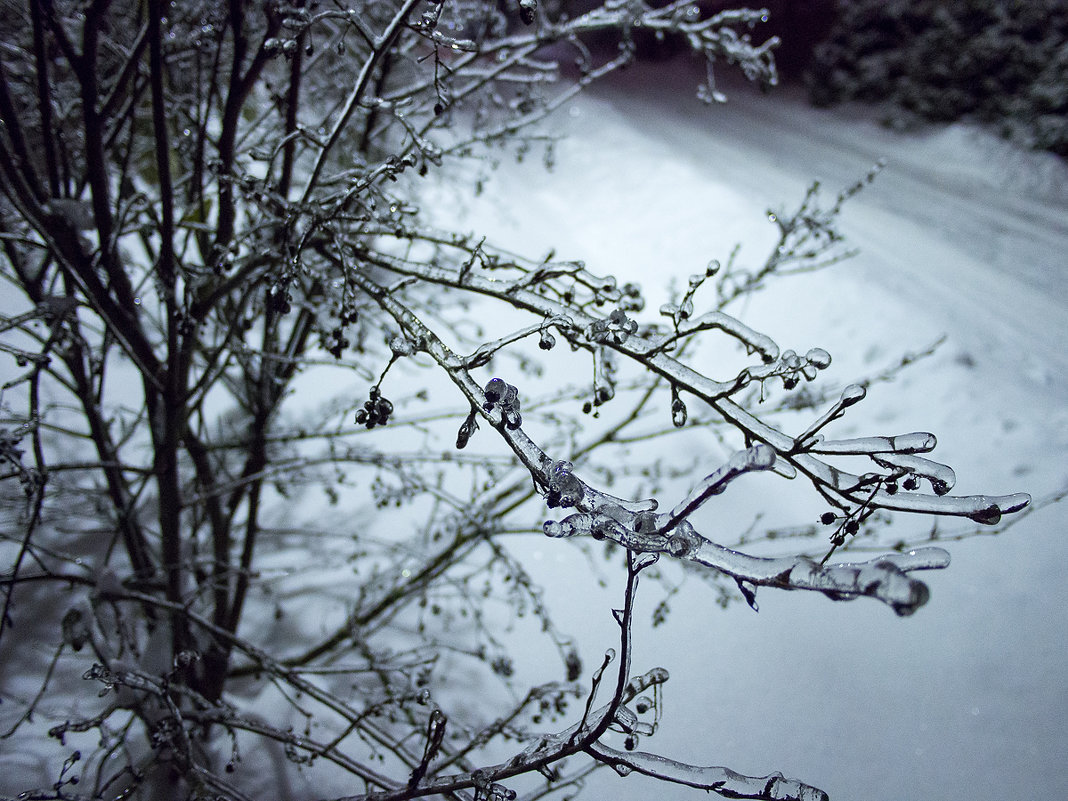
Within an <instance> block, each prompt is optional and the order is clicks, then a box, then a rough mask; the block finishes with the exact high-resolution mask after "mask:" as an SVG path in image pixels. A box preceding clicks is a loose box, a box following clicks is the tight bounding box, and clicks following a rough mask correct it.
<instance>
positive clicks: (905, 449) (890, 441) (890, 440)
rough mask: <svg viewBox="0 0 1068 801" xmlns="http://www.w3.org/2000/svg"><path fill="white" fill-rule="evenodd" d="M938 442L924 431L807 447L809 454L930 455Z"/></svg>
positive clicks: (821, 443) (835, 441)
mask: <svg viewBox="0 0 1068 801" xmlns="http://www.w3.org/2000/svg"><path fill="white" fill-rule="evenodd" d="M937 444H938V440H937V439H936V438H935V435H934V434H929V433H927V432H926V431H914V432H912V433H911V434H899V435H897V436H896V437H856V438H854V439H835V440H825V441H821V442H819V443H818V444H816V445H812V446H809V447H807V448H806V449H805V450H807V451H808V452H809V453H824V454H831V453H841V454H851V455H856V454H864V453H930V452H931V451H933V450H934V449H935V446H936V445H937Z"/></svg>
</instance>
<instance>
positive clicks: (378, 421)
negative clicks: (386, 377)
mask: <svg viewBox="0 0 1068 801" xmlns="http://www.w3.org/2000/svg"><path fill="white" fill-rule="evenodd" d="M368 394H369V395H370V397H369V398H368V399H367V400H365V401H364V402H363V408H362V409H360V410H359V411H357V412H356V424H357V425H361V426H367V428H368V430H370V429H372V428H374V427H375V426H384V425H385V424H386V423H388V422H389V416H390V415H391V414H393V404H392V403H390V402H389V400H388V399H386V398H383V397H382V390H380V389H379V388H378V387H377V386H373V387H371V391H370V393H368Z"/></svg>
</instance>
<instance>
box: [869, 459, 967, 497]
mask: <svg viewBox="0 0 1068 801" xmlns="http://www.w3.org/2000/svg"><path fill="white" fill-rule="evenodd" d="M871 458H872V461H874V462H875V463H876V464H878V465H881V466H883V467H889V468H895V467H896V468H900V469H901V470H904V471H905V472H907V473H909V474H910V475H917V476H923V477H924V478H926V479H927V480H928V481H930V482H931V489H932V490H934V494H935V495H945V494H946V493H947V492H949V491H950V490H951V489H953V485H954V484H956V483H957V474H956V473H954V472H953V468H951V467H949V466H948V465H944V464H941V463H939V462H934V461H931V460H930V459H924V458H923V457H922V456H912V455H910V454H896V453H893V454H891V453H884V454H879V455H877V456H876V455H873V456H872V457H871Z"/></svg>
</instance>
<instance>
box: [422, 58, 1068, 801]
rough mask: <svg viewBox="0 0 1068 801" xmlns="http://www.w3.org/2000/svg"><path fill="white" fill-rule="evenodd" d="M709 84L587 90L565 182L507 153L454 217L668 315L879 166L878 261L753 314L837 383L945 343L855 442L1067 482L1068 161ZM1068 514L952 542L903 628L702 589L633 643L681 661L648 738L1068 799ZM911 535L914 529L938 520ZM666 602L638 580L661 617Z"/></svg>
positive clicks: (874, 250)
mask: <svg viewBox="0 0 1068 801" xmlns="http://www.w3.org/2000/svg"><path fill="white" fill-rule="evenodd" d="M696 81H697V76H696V75H690V74H688V72H687V68H679V69H676V70H674V71H671V72H668V73H665V71H663V70H662V69H660V70H657V71H656V72H655V73H654V72H653V71H651V70H636V71H632V72H628V73H626V74H624V75H623V76H621V77H620V78H619V79H616V80H615V81H614V82H613V83H612V84H610V85H607V86H602V87H600V88H598V89H595V90H594V91H593V93H592V94H590V95H589V96H587V97H585V98H583V99H581V100H578V101H576V102H575V103H574V104H573V105H572V106H571V107H570V109H568V110H567V112H566V113H564V114H561V115H559V116H558V117H556V118H554V119H553V120H552V122H551V124H550V125H549V128H550V130H552V131H553V132H554V133H559V134H561V135H563V136H564V137H565V138H564V139H563V141H561V142H560V143H559V144H558V145H557V146H556V148H555V154H554V157H555V164H556V166H555V169H554V170H553V171H552V172H547V171H545V169H544V167H543V166H542V164H541V159H540V157H539V155H538V153H537V152H536V151H535V152H532V153H531V154H530V155H529V156H528V158H527V159H526V160H525V161H524V162H523V163H522V164H515V163H513V162H510V161H505V162H504V163H503V164H502V166H501V168H500V169H499V170H498V171H496V172H495V173H493V174H492V175H491V178H490V179H489V181H488V182H487V184H486V189H485V192H484V193H483V194H482V195H481V196H479V197H478V198H475V199H470V198H468V199H467V200H463V201H461V197H455V198H452V199H451V200H450V202H449V203H448V204H446V205H447V207H448V209H449V214H451V215H454V216H445V212H441V214H442V217H441V220H442V222H449V223H450V224H453V225H455V226H456V227H459V228H461V229H464V230H473V231H476V232H478V233H479V234H480V235H482V234H484V235H487V236H488V238H489V240H490V241H492V242H494V243H496V244H497V245H500V246H504V247H507V248H509V249H511V250H514V251H518V252H521V253H525V254H527V255H530V256H538V255H540V254H543V253H545V252H547V251H548V250H549V249H550V248H555V249H556V253H557V255H558V257H560V258H579V259H583V260H585V261H586V262H587V265H588V268H589V269H590V270H591V271H592V272H594V273H598V274H607V273H611V274H615V275H616V276H617V277H618V278H619V279H620V280H638V281H640V282H641V283H642V285H643V287H644V288H645V289H646V292H647V295H648V296H649V297H650V298H651V300H652V303H651V304H650V306H651V307H652V309H654V310H655V308H656V306H657V305H658V304H659V303H660V302H662V301H663V300H664V299H665V298H666V292H665V287H666V286H667V285H668V283H669V281H670V280H672V279H674V280H675V281H676V282H678V283H684V282H685V278H686V276H687V275H689V274H692V273H695V272H700V271H702V270H703V269H704V266H705V264H706V263H707V262H708V261H709V259H711V258H720V259H725V258H726V257H727V255H728V254H729V252H730V250H731V248H732V247H733V246H734V244H736V243H741V244H742V250H741V253H740V258H741V260H742V262H743V263H744V262H746V261H748V263H750V264H758V263H759V262H760V261H761V259H762V256H763V253H764V250H765V249H766V248H767V246H768V245H769V243H771V242H772V241H773V236H774V230H773V227H772V226H771V225H770V224H769V223H768V221H767V217H766V212H767V210H768V209H769V208H770V209H776V208H784V209H786V210H789V209H790V208H791V207H793V206H795V205H796V203H797V202H798V201H799V200H800V198H801V197H802V195H803V192H804V189H805V187H806V186H807V185H808V184H809V183H811V182H812V181H813V180H820V181H821V182H822V183H823V185H824V186H826V187H827V189H828V190H829V196H830V197H833V193H834V192H836V191H837V190H838V189H841V188H844V187H845V186H847V185H849V184H850V183H852V182H853V181H855V180H857V179H858V178H860V177H862V176H863V175H864V174H865V172H866V171H867V170H868V169H869V168H870V167H871V166H872V165H873V164H874V163H875V162H876V161H878V160H880V159H885V160H886V162H887V165H886V168H885V169H884V171H883V172H882V174H881V175H880V176H879V177H878V178H877V180H876V181H875V183H874V184H873V185H872V186H871V187H869V188H868V189H866V190H865V191H864V192H862V193H861V194H860V195H859V196H858V197H856V198H854V199H853V200H852V201H851V202H849V204H848V205H847V207H846V211H845V213H844V215H843V218H842V220H843V222H842V228H843V230H844V231H845V233H846V234H847V236H848V237H849V238H850V241H851V244H853V245H854V246H856V247H858V248H859V249H860V251H861V253H860V255H859V256H858V257H857V258H855V259H853V260H851V261H849V262H847V263H844V264H841V265H838V266H836V267H833V268H831V269H830V270H827V271H824V272H820V273H814V274H810V275H806V276H801V277H795V278H792V279H790V280H789V281H787V282H783V283H782V284H780V285H778V286H776V287H773V288H772V289H771V290H769V291H768V292H766V293H764V294H762V295H761V296H760V297H759V298H757V299H755V300H753V301H751V302H749V303H748V305H747V307H746V308H745V309H744V310H743V314H742V315H741V316H742V318H743V319H744V320H745V322H747V323H748V324H750V325H752V326H753V327H755V328H757V329H758V330H763V331H765V332H766V333H768V334H770V335H772V336H773V337H774V338H776V340H777V341H778V342H779V343H780V345H781V346H783V347H793V348H795V349H798V350H800V351H801V352H804V349H807V348H809V347H812V346H820V347H824V348H826V349H827V350H829V351H831V352H832V353H833V354H834V356H835V363H834V365H833V366H832V368H831V371H829V372H831V373H833V375H832V376H831V379H832V380H833V381H837V382H839V383H840V384H845V383H848V382H849V381H850V380H851V379H854V378H856V377H858V376H861V375H867V374H870V373H872V372H874V371H877V370H878V369H880V368H881V367H883V366H886V365H888V364H890V363H892V362H893V361H894V360H895V358H897V357H898V356H899V355H900V354H902V353H904V352H906V351H914V350H921V349H923V348H924V347H925V346H927V345H928V344H929V343H931V342H932V341H934V340H936V339H938V338H939V337H940V336H942V335H945V336H946V341H945V343H944V345H942V347H941V348H940V349H939V350H938V351H937V353H936V355H935V356H934V357H932V358H930V359H927V360H925V361H923V362H921V363H920V364H919V365H917V366H915V367H913V368H912V369H911V370H909V371H906V372H905V373H904V374H903V375H901V376H900V377H899V378H898V379H897V380H895V381H894V382H892V383H889V384H880V385H876V386H875V387H874V388H873V390H872V391H871V393H870V394H869V398H868V400H867V401H866V402H865V403H863V404H861V406H860V407H856V409H855V413H852V412H853V410H851V414H850V415H849V417H847V418H846V420H845V421H843V423H842V424H840V425H842V426H843V428H841V429H839V432H840V433H847V432H849V431H855V432H856V433H859V434H897V433H902V432H906V431H913V430H929V431H933V432H935V433H936V434H937V435H938V437H939V443H940V444H939V448H938V450H937V451H936V453H935V457H936V458H939V457H940V458H941V460H942V461H944V462H946V463H948V464H951V465H953V466H954V467H955V468H956V469H957V476H958V484H957V488H956V489H955V492H956V493H960V494H968V493H973V492H975V493H977V492H991V493H1007V492H1013V491H1028V492H1030V493H1032V495H1033V496H1034V497H1035V499H1036V500H1041V499H1043V498H1044V497H1047V496H1048V495H1050V494H1051V493H1054V492H1055V491H1057V490H1058V489H1060V488H1062V487H1064V486H1066V485H1068V281H1066V279H1068V168H1066V166H1065V165H1064V164H1063V163H1062V162H1060V161H1059V160H1057V159H1056V158H1055V157H1053V156H1049V155H1047V154H1038V153H1030V152H1025V151H1021V150H1019V149H1017V148H1014V147H1012V146H1011V145H1008V144H1006V143H1004V142H1002V141H1000V140H999V139H997V138H995V137H993V136H991V135H989V134H986V133H983V132H980V131H977V130H974V129H972V128H969V127H965V126H950V127H937V128H932V129H929V130H923V131H919V132H913V133H909V134H899V133H894V132H891V131H888V130H886V129H884V128H882V127H880V126H879V125H878V124H877V122H875V121H874V120H873V119H872V116H873V115H872V113H871V112H870V111H867V110H865V109H862V108H846V109H837V110H830V111H826V110H824V111H820V110H814V109H811V108H809V107H808V106H807V105H806V104H805V103H804V100H803V97H802V96H801V94H800V92H798V91H796V90H790V89H788V88H787V89H779V90H776V91H774V92H773V93H772V94H771V95H770V96H768V97H764V96H760V95H759V94H758V93H756V92H754V91H752V90H750V89H749V88H748V87H744V86H730V87H729V88H730V90H731V91H730V92H729V97H730V99H729V102H728V103H726V104H725V105H721V106H714V107H707V106H704V105H702V104H701V103H699V102H697V101H696V100H695V99H694V93H693V89H694V87H695V85H696ZM735 311H736V312H737V311H738V310H737V309H735ZM694 447H695V446H694ZM715 466H716V465H715V464H710V465H709V469H711V468H713V467H715ZM682 491H684V488H683V490H682ZM753 511H755V510H753ZM777 511H778V512H779V513H780V515H781V516H782V517H784V518H786V519H789V517H790V512H791V510H790V509H785V510H783V509H779V510H777ZM807 513H808V512H807V511H806V512H805V514H807ZM798 514H801V512H798ZM794 522H808V519H806V518H802V519H799V520H798V519H795V521H794ZM1066 523H1068V505H1066V504H1060V505H1055V506H1050V507H1047V508H1044V509H1041V510H1039V511H1037V512H1035V513H1034V514H1032V515H1030V516H1029V517H1027V518H1026V519H1024V520H1023V521H1022V522H1020V523H1019V524H1018V525H1016V526H1015V527H1013V528H1011V529H1010V530H1008V531H1007V532H1005V533H1004V534H1002V535H1000V536H997V537H979V538H967V539H964V540H963V541H960V542H955V543H951V544H950V545H949V546H947V547H949V548H950V550H951V552H952V555H953V564H952V565H951V567H950V568H949V569H948V570H947V571H942V572H939V573H937V574H932V575H929V584H930V586H931V588H932V593H933V597H932V599H931V601H930V603H929V604H928V605H927V606H926V607H925V608H924V609H922V610H921V611H920V612H919V613H918V614H916V615H915V616H913V617H911V618H907V619H899V618H896V617H895V616H894V615H893V614H892V613H891V612H889V611H888V610H887V609H886V608H883V607H881V606H880V605H878V604H875V603H871V602H866V601H860V602H855V603H849V604H835V603H832V602H830V601H828V600H826V599H824V598H822V597H808V596H805V595H802V594H797V593H792V594H785V593H772V592H764V593H762V594H761V598H760V602H761V611H760V613H759V614H754V613H753V612H752V611H750V610H749V609H748V608H746V607H745V606H744V605H743V604H736V605H733V606H731V607H730V608H729V609H728V610H727V611H722V610H720V609H719V608H718V607H716V606H715V604H714V603H713V601H712V599H711V597H710V595H709V592H708V589H707V588H706V587H704V586H702V585H700V584H699V583H697V582H692V583H690V584H688V585H687V586H685V587H684V589H683V591H682V593H681V595H680V596H678V597H676V598H675V599H674V600H673V602H672V607H673V609H674V610H675V613H674V614H673V615H672V616H671V617H669V619H668V622H667V624H666V625H664V626H662V627H660V628H658V629H656V630H655V631H654V630H649V631H641V632H639V633H638V634H637V635H636V639H637V641H636V651H635V668H636V669H638V670H644V669H646V668H648V667H652V666H653V665H662V666H664V667H667V668H668V669H669V670H670V671H671V673H672V679H671V681H670V682H669V683H668V685H667V687H666V709H665V716H664V722H663V725H662V731H661V732H660V733H659V734H658V735H657V736H656V737H654V738H653V739H652V740H649V741H647V742H643V747H645V746H648V747H649V748H650V749H652V750H657V751H659V752H660V753H664V754H665V755H670V756H673V757H676V758H679V759H684V760H686V761H690V762H695V763H700V764H722V765H727V766H729V767H731V768H733V769H735V770H739V771H742V772H746V773H749V774H761V773H766V772H768V771H771V770H781V771H783V772H784V773H786V774H787V775H789V776H795V777H798V778H802V779H804V780H806V781H808V782H811V783H812V784H815V785H816V786H818V787H821V788H823V789H825V790H827V791H828V792H829V793H830V794H831V797H832V798H834V799H836V801H852V800H855V801H898V800H899V799H921V798H923V799H944V800H946V801H954V800H957V799H959V801H982V800H983V799H991V801H993V799H1039V798H1066V797H1068V767H1066V764H1065V755H1066V754H1068V727H1066V726H1065V725H1064V721H1065V719H1066V718H1068V661H1066V656H1068V620H1066V611H1065V610H1066V609H1068V585H1066V583H1065V582H1064V581H1063V575H1062V574H1063V567H1064V565H1066V564H1068V530H1066V529H1068V526H1066V525H1065V524H1066ZM908 525H910V526H911V528H910V529H907V531H908V532H911V534H912V535H913V536H916V535H918V534H919V533H921V532H923V531H924V530H925V528H926V527H929V526H930V522H929V521H923V520H914V521H909V522H908ZM958 528H959V529H960V530H962V531H966V530H968V528H967V527H966V526H964V527H958ZM547 546H548V543H545V544H542V545H541V546H539V547H538V551H537V556H538V557H542V556H543V553H552V552H551V551H550V550H549V548H548V547H547ZM563 558H564V557H563V556H560V555H558V554H553V555H552V556H549V557H548V558H546V559H545V565H546V572H545V579H546V581H547V582H548V583H549V593H548V595H549V596H550V597H553V596H555V597H556V598H557V599H558V601H559V602H560V608H561V609H568V608H572V607H569V606H565V605H564V604H565V603H567V604H574V603H579V604H581V597H582V596H581V593H582V591H583V590H582V586H581V582H582V575H583V570H582V569H579V568H576V567H575V566H574V565H569V564H567V563H564V562H561V561H560V560H561V559H563ZM533 569H534V568H533V567H532V570H533ZM658 597H659V596H658V595H657V594H656V593H655V591H654V592H649V593H647V594H646V597H645V603H646V604H647V606H648V607H649V608H650V609H651V606H652V604H653V603H655V601H656V600H657V599H658ZM584 608H586V609H587V611H586V613H585V614H586V615H587V617H588V618H590V624H589V625H590V626H592V627H593V629H596V628H597V626H602V627H601V628H600V629H599V631H601V632H603V633H604V635H605V636H606V637H608V636H610V634H611V621H610V618H609V612H608V609H607V608H606V609H603V610H600V612H601V613H602V614H603V617H604V618H605V620H604V621H600V620H599V619H598V610H596V609H594V608H589V607H588V606H586V607H584ZM648 611H649V610H648V609H647V610H646V611H645V614H646V617H644V618H639V619H644V620H648V616H647V615H648ZM602 624H603V625H602ZM583 625H584V626H585V625H586V624H585V623H584V624H583ZM566 627H568V626H567V625H566V624H565V628H566ZM572 628H573V627H572ZM593 639H594V640H595V639H596V637H594V638H593ZM604 644H605V645H610V644H611V642H606V643H604ZM586 647H588V648H592V647H596V642H594V644H593V645H589V644H587V645H586ZM586 656H587V662H588V663H589V662H590V661H596V660H597V655H596V654H595V653H594V652H592V651H589V652H587V653H586ZM595 783H596V785H597V786H596V788H591V790H590V791H591V794H592V797H597V795H598V793H601V797H612V798H620V799H630V798H633V799H639V798H641V799H644V798H649V797H656V798H687V797H691V795H692V793H693V791H689V790H686V789H684V788H671V787H654V786H653V785H652V784H651V783H649V782H646V781H645V780H643V779H642V778H641V777H636V776H631V777H628V778H627V779H625V780H624V779H619V778H617V777H615V776H614V775H604V776H602V777H601V778H600V779H598V780H596V782H595Z"/></svg>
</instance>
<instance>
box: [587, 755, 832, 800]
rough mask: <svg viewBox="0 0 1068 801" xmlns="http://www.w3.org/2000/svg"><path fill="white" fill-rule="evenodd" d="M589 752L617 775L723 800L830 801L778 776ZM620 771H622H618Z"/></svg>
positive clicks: (667, 760) (655, 757) (641, 756)
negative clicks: (654, 780) (642, 777)
mask: <svg viewBox="0 0 1068 801" xmlns="http://www.w3.org/2000/svg"><path fill="white" fill-rule="evenodd" d="M589 751H590V753H591V754H593V756H594V757H596V758H597V759H599V760H600V761H602V762H605V763H607V764H609V765H611V766H612V767H613V768H614V769H616V772H617V773H621V774H623V775H626V774H628V773H630V772H631V771H637V772H638V773H641V774H644V775H646V776H654V777H656V778H659V779H664V780H666V781H669V782H673V783H675V784H683V785H686V786H688V787H695V788H697V789H700V790H706V791H708V792H714V793H718V794H719V795H721V796H723V797H725V798H748V799H758V801H830V797H829V796H828V795H827V793H825V792H823V791H822V790H819V789H817V788H815V787H811V786H809V785H807V784H804V783H803V782H800V781H798V780H797V779H787V778H785V777H784V776H783V775H782V774H781V773H772V774H769V775H768V776H745V775H743V774H741V773H738V772H737V771H733V770H731V769H730V768H723V767H716V766H709V767H703V766H700V765H687V764H685V763H683V762H678V761H676V760H674V759H668V758H667V757H662V756H660V755H658V754H650V753H646V752H644V751H617V750H616V749H614V748H610V747H609V746H606V745H603V744H601V743H599V742H598V743H595V744H593V745H592V746H591V747H590V748H589ZM620 767H622V768H623V770H619V768H620Z"/></svg>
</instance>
